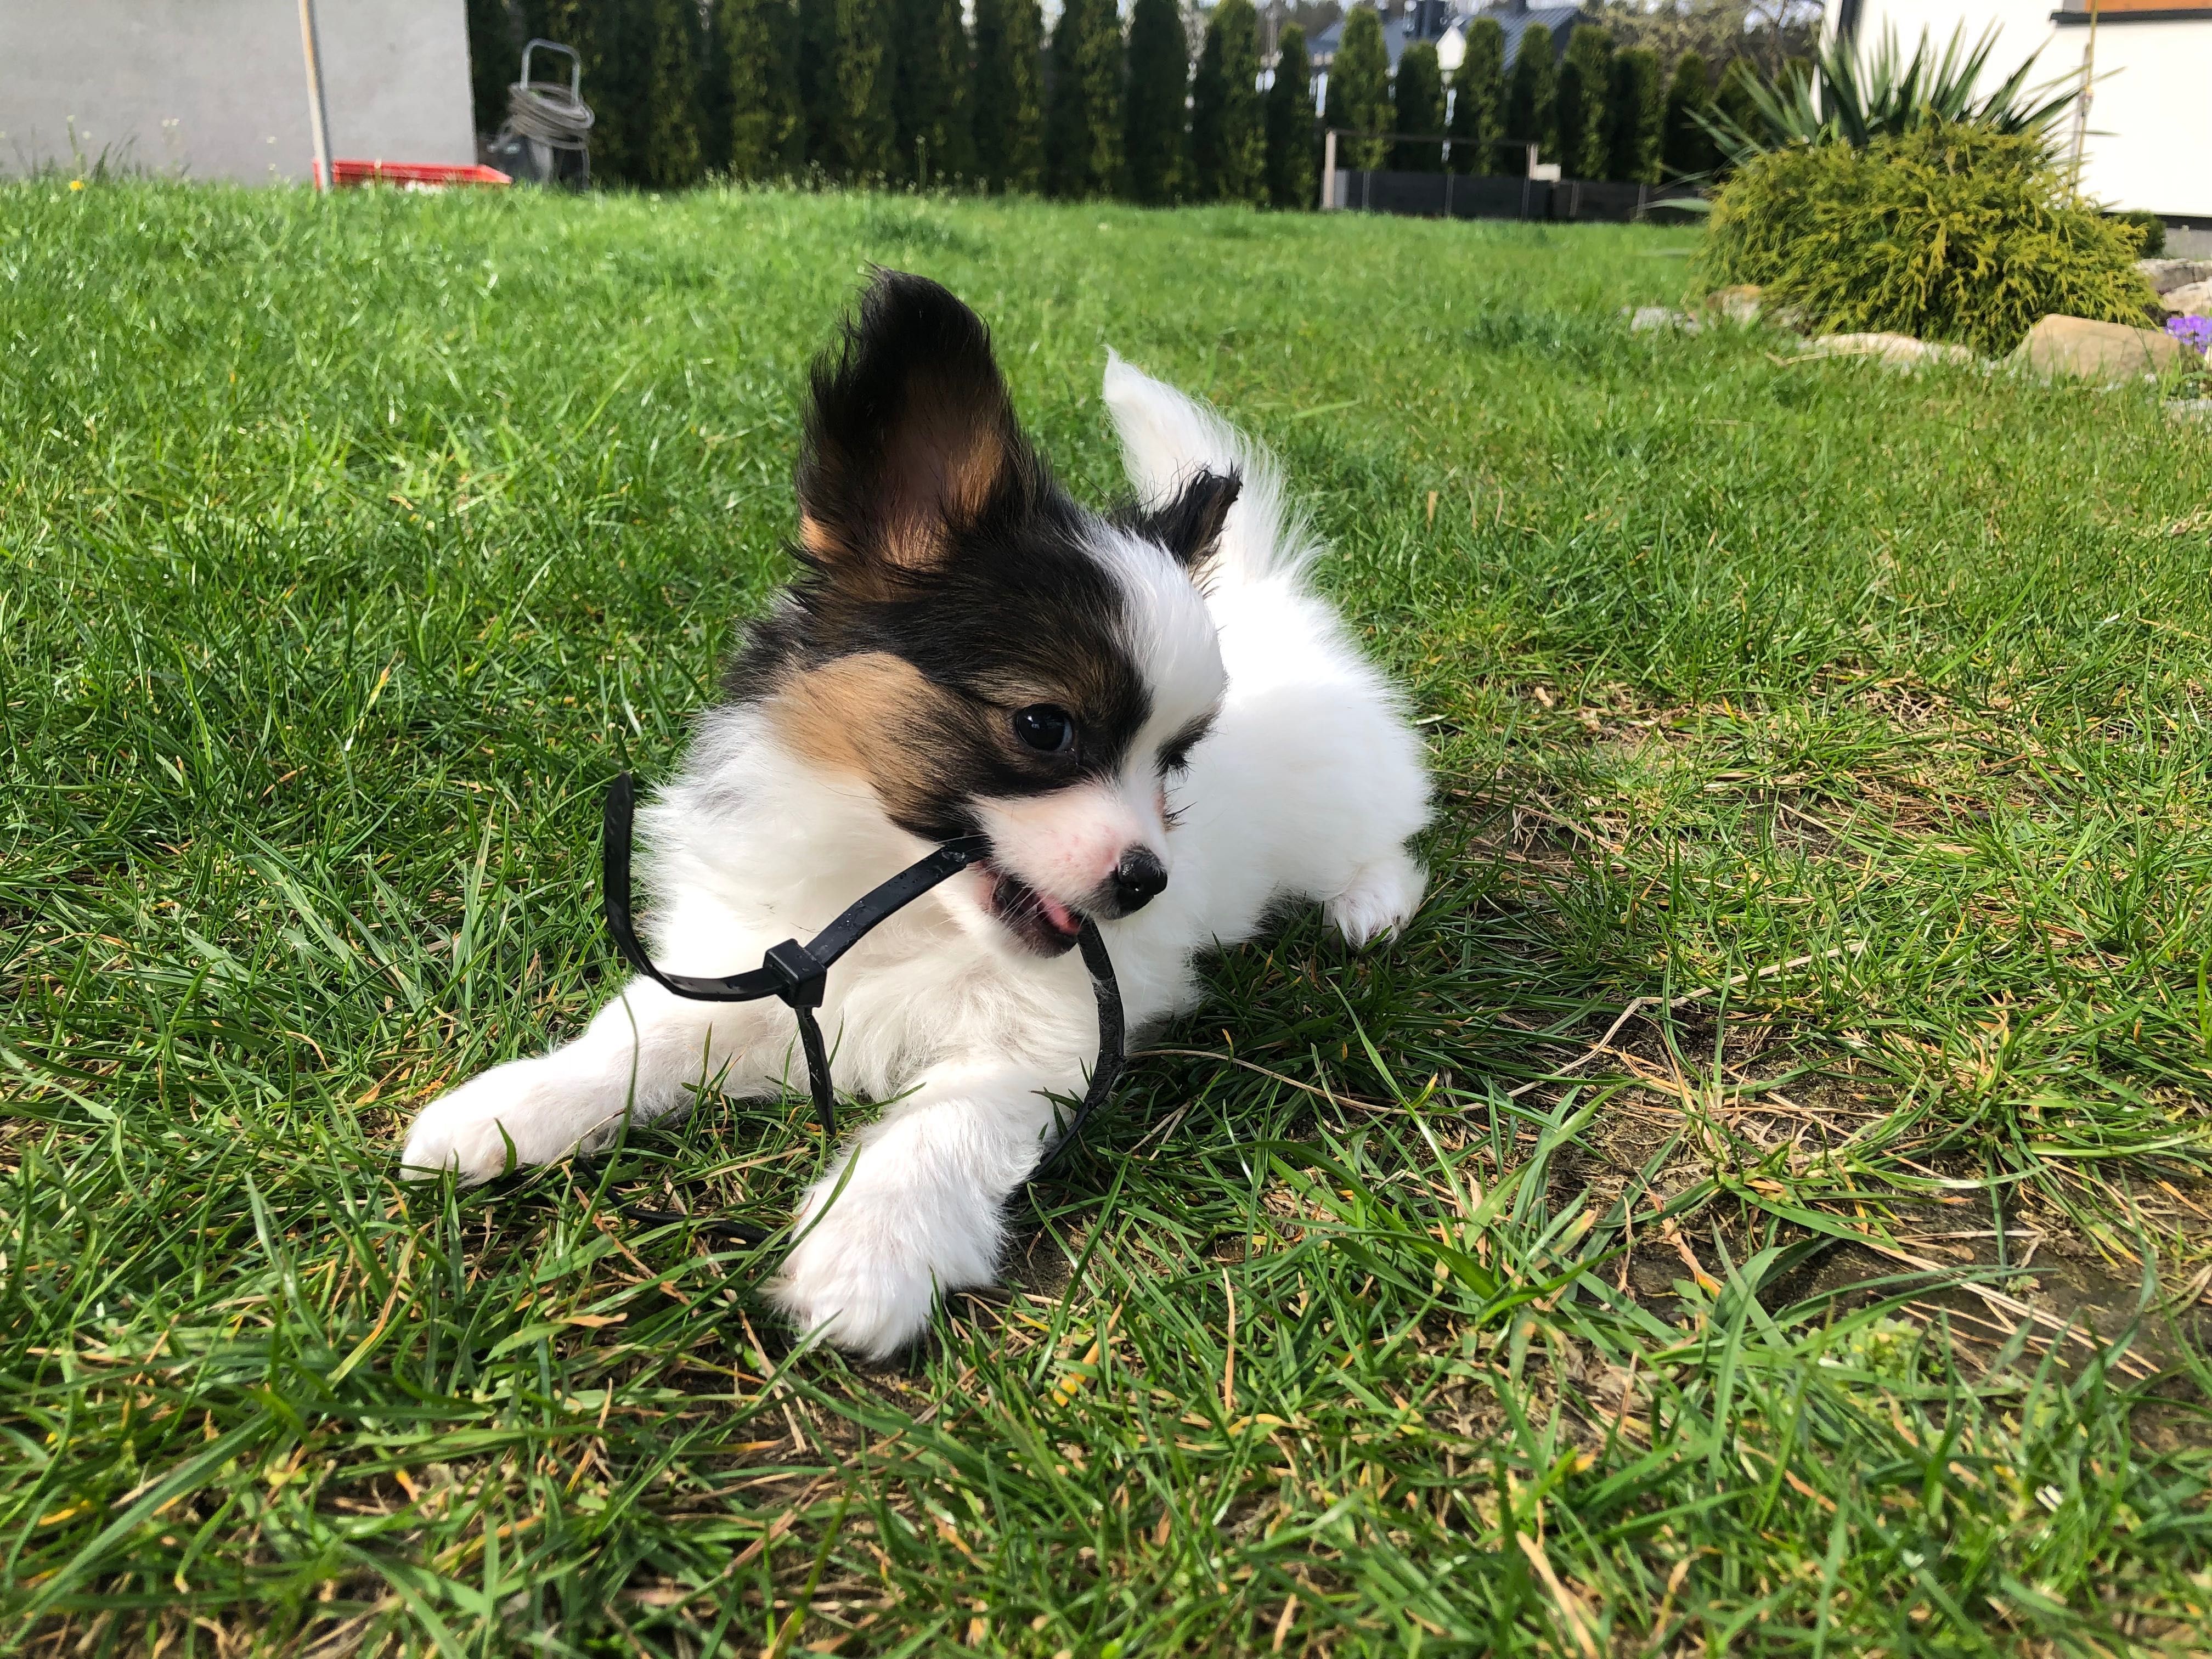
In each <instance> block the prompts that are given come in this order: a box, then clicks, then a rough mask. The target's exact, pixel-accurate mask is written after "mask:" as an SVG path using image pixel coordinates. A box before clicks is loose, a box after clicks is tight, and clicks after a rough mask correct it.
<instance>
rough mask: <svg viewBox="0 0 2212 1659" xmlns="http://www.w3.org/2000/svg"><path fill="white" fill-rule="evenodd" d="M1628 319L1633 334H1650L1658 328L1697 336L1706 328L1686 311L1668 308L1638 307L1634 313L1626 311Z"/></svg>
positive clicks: (1629, 328) (1629, 329)
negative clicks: (1700, 330)
mask: <svg viewBox="0 0 2212 1659" xmlns="http://www.w3.org/2000/svg"><path fill="white" fill-rule="evenodd" d="M1622 314H1623V315H1625V316H1626V317H1627V318H1628V331H1629V332H1630V333H1631V334H1648V333H1650V331H1652V330H1653V329H1656V328H1679V329H1680V330H1681V331H1682V332H1684V333H1685V334H1695V333H1696V332H1697V331H1699V329H1700V328H1701V327H1703V326H1704V325H1703V324H1701V323H1700V322H1699V321H1698V319H1696V318H1694V317H1692V316H1691V315H1690V314H1689V313H1687V312H1686V311H1676V310H1674V308H1673V307H1668V306H1638V307H1636V309H1635V311H1634V312H1633V313H1629V312H1626V311H1624V313H1622Z"/></svg>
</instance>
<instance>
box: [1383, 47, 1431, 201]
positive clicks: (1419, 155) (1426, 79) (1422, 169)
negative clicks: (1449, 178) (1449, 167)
mask: <svg viewBox="0 0 2212 1659" xmlns="http://www.w3.org/2000/svg"><path fill="white" fill-rule="evenodd" d="M1390 101H1391V104H1392V106H1394V121H1395V126H1396V128H1397V130H1398V131H1400V132H1405V133H1421V134H1425V135H1426V136H1427V137H1431V138H1433V137H1436V135H1437V134H1438V133H1440V132H1442V131H1443V130H1444V72H1443V70H1441V69H1439V68H1438V67H1437V49H1436V46H1435V43H1434V42H1432V41H1428V40H1416V41H1414V42H1413V44H1412V45H1411V46H1407V48H1406V50H1405V51H1404V52H1401V53H1400V54H1399V55H1398V80H1397V84H1396V85H1395V87H1394V88H1392V89H1391V99H1390ZM1390 165H1391V166H1392V167H1396V168H1397V169H1398V170H1399V171H1400V172H1401V173H1442V172H1443V167H1444V147H1443V145H1442V144H1423V143H1401V144H1400V145H1399V146H1398V147H1397V150H1396V153H1395V155H1393V156H1392V157H1391V161H1390Z"/></svg>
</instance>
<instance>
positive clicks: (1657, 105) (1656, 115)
mask: <svg viewBox="0 0 2212 1659" xmlns="http://www.w3.org/2000/svg"><path fill="white" fill-rule="evenodd" d="M1609 73H1610V76H1611V80H1610V82H1609V84H1608V85H1607V97H1606V111H1605V135H1606V164H1605V176H1606V177H1607V178H1608V179H1621V180H1623V181H1624V182H1626V183H1630V184H1638V185H1656V184H1657V183H1658V182H1659V136H1660V127H1661V124H1662V121H1663V120H1664V118H1665V115H1666V108H1665V105H1664V102H1663V101H1662V98H1661V96H1660V92H1659V54H1658V53H1656V52H1653V51H1652V50H1651V49H1650V47H1649V46H1632V47H1630V48H1629V49H1628V50H1627V51H1626V52H1615V53H1614V54H1613V63H1612V65H1611V68H1610V70H1609Z"/></svg>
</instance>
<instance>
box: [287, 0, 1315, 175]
mask: <svg viewBox="0 0 2212 1659" xmlns="http://www.w3.org/2000/svg"><path fill="white" fill-rule="evenodd" d="M300 3H301V5H305V4H307V0H300ZM1335 206H1336V129H1335V128H1334V127H1330V128H1329V129H1328V131H1325V132H1324V133H1322V140H1321V210H1322V212H1323V213H1327V212H1329V211H1330V210H1333V209H1334V207H1335Z"/></svg>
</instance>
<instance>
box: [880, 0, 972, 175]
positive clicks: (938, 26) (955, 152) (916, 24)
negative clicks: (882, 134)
mask: <svg viewBox="0 0 2212 1659" xmlns="http://www.w3.org/2000/svg"><path fill="white" fill-rule="evenodd" d="M895 3H896V9H897V11H898V14H899V17H898V29H897V33H896V35H895V36H894V37H893V39H892V40H891V42H890V46H889V48H888V50H887V52H886V56H887V58H889V59H890V62H891V64H893V66H894V75H893V79H892V108H893V112H894V115H895V118H896V124H897V132H898V137H897V142H896V145H895V146H894V149H893V158H892V166H891V175H890V176H891V177H892V178H893V179H897V180H898V181H899V182H901V183H902V184H911V185H920V186H921V187H923V188H925V189H926V188H927V187H928V186H930V185H941V184H957V183H963V182H965V181H966V180H967V179H970V178H972V177H973V176H974V174H975V131H974V129H973V128H972V127H971V126H970V125H969V112H968V111H969V100H968V80H969V64H968V29H967V26H966V25H965V24H964V23H963V21H961V15H960V0H895Z"/></svg>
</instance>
